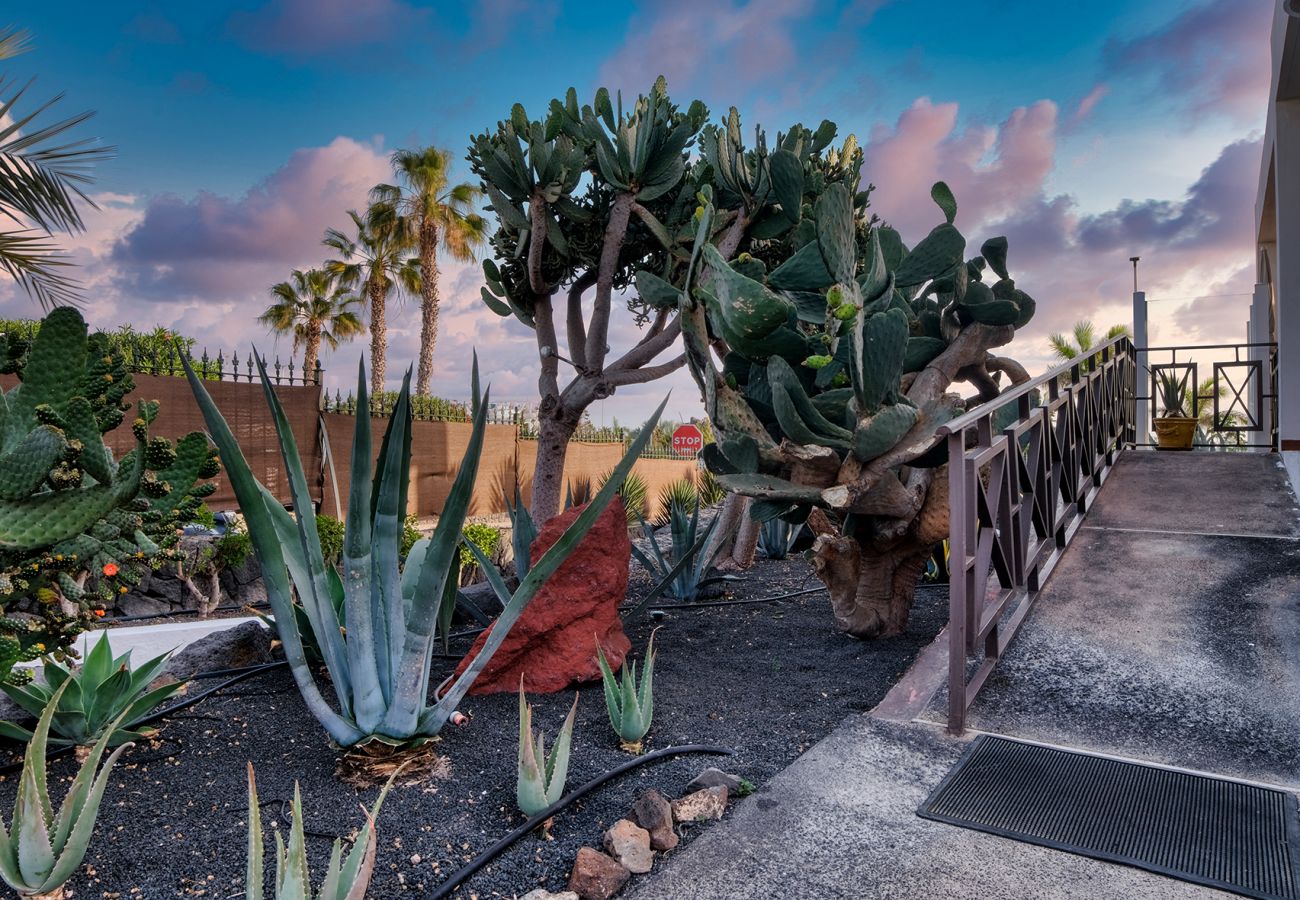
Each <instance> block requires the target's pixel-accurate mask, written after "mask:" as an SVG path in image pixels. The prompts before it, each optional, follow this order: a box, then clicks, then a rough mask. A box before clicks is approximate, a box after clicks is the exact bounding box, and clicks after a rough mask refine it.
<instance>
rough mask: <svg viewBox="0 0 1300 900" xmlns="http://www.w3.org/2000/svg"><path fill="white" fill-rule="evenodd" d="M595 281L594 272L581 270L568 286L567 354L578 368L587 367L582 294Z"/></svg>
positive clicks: (585, 327) (585, 329)
mask: <svg viewBox="0 0 1300 900" xmlns="http://www.w3.org/2000/svg"><path fill="white" fill-rule="evenodd" d="M595 283H596V273H595V272H593V271H592V270H591V269H588V270H587V271H585V272H583V273H582V274H581V275H579V276H578V277H577V279H576V280H575V281H574V282H573V284H572V285H571V286H570V287H569V309H568V313H567V318H566V325H567V328H568V333H569V355H570V356H572V357H573V363H574V365H576V366H577V367H578V368H580V369H585V368H586V367H587V325H586V323H585V322H584V321H583V319H582V295H583V293H584V292H585V291H586V290H587V288H589V287H591V286H592V285H593V284H595Z"/></svg>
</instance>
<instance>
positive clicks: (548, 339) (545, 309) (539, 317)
mask: <svg viewBox="0 0 1300 900" xmlns="http://www.w3.org/2000/svg"><path fill="white" fill-rule="evenodd" d="M533 323H534V326H535V327H534V329H533V330H534V332H536V334H537V355H538V357H539V358H540V359H541V361H542V374H541V376H540V377H539V378H538V379H537V390H538V393H539V394H541V397H542V409H543V411H549V408H548V406H547V400H548V399H549V400H552V402H554V401H555V400H558V399H559V397H560V381H559V372H560V360H559V358H558V357H557V356H556V355H555V354H556V353H557V352H558V351H557V350H556V347H555V316H554V311H553V310H552V309H551V298H550V297H549V296H546V297H538V298H537V302H536V304H535V305H534V307H533ZM548 348H549V351H548Z"/></svg>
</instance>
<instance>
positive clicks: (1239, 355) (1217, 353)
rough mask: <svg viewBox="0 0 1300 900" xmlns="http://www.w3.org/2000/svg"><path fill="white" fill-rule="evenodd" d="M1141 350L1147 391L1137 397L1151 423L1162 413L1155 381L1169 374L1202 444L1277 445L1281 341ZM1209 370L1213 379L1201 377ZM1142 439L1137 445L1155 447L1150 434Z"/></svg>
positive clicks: (1223, 446)
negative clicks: (1164, 374)
mask: <svg viewBox="0 0 1300 900" xmlns="http://www.w3.org/2000/svg"><path fill="white" fill-rule="evenodd" d="M1137 352H1138V354H1139V357H1138V359H1139V361H1140V362H1141V361H1143V360H1145V361H1146V366H1145V368H1146V369H1147V371H1148V375H1147V377H1146V378H1144V379H1142V381H1143V384H1144V387H1145V389H1146V393H1145V394H1139V395H1138V397H1137V399H1138V401H1139V402H1141V403H1144V404H1145V405H1146V406H1147V407H1148V414H1149V421H1152V422H1154V421H1155V419H1156V416H1157V415H1158V414H1159V413H1160V412H1162V411H1163V410H1161V409H1160V408H1159V407H1158V405H1157V404H1158V401H1159V399H1160V391H1159V389H1158V387H1157V383H1158V380H1159V379H1160V377H1161V373H1165V372H1168V373H1170V374H1171V375H1172V377H1173V378H1174V379H1176V380H1177V381H1178V382H1179V383H1180V384H1181V385H1182V388H1183V391H1182V392H1183V395H1184V403H1185V405H1186V406H1187V407H1189V408H1187V409H1185V410H1184V411H1185V412H1186V413H1187V414H1188V415H1189V416H1190V417H1191V418H1193V419H1197V420H1198V426H1197V432H1198V433H1197V445H1198V446H1205V447H1209V448H1212V449H1242V450H1246V449H1256V450H1276V449H1277V344H1274V343H1244V344H1200V345H1186V346H1175V347H1142V348H1138V351H1137ZM1207 357H1208V358H1207ZM1156 359H1158V360H1159V361H1156ZM1207 369H1208V371H1209V372H1210V377H1209V378H1207V379H1205V380H1201V377H1200V376H1201V374H1202V373H1203V372H1205V371H1206V370H1207ZM1138 438H1139V439H1140V440H1138V441H1137V442H1136V443H1137V445H1138V446H1141V447H1149V446H1152V441H1151V436H1150V435H1138Z"/></svg>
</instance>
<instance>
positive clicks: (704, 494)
mask: <svg viewBox="0 0 1300 900" xmlns="http://www.w3.org/2000/svg"><path fill="white" fill-rule="evenodd" d="M695 489H696V492H697V493H698V494H699V497H700V506H706V507H707V506H717V505H718V504H719V503H721V502H722V501H723V500H725V499H727V489H726V488H724V487H723V486H722V485H720V484H719V483H718V479H717V477H716V476H715V475H714V474H713V473H712V472H710V471H709V470H708V469H699V470H698V471H697V472H696V473H695Z"/></svg>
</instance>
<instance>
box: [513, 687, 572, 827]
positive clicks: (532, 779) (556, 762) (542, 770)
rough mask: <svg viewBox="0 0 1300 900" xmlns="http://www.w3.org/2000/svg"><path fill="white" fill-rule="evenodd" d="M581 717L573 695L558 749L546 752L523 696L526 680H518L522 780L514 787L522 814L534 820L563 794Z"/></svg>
mask: <svg viewBox="0 0 1300 900" xmlns="http://www.w3.org/2000/svg"><path fill="white" fill-rule="evenodd" d="M577 714H578V695H577V694H574V696H573V706H572V707H570V708H569V715H568V718H566V719H565V720H564V724H563V725H562V726H560V733H559V734H558V735H557V736H556V738H555V746H554V747H552V748H551V752H550V755H547V753H546V736H545V735H543V734H542V733H541V731H537V732H534V731H533V708H532V707H531V706H529V705H528V698H527V697H525V696H524V681H523V678H520V679H519V766H518V768H519V780H518V783H517V786H516V788H515V803H517V804H518V806H519V810H520V812H522V813H523V814H524V815H526V816H528V817H529V818H532V817H533V816H535V815H537V814H538V813H539V812H541V811H542V810H544V809H546V807H548V806H550V805H551V804H552V803H554V802H555V801H556V800H559V799H560V795H561V794H563V793H564V782H565V779H566V778H567V777H568V774H569V750H570V748H571V747H572V745H573V722H574V717H575V716H576V715H577Z"/></svg>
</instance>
